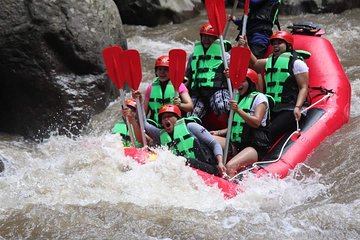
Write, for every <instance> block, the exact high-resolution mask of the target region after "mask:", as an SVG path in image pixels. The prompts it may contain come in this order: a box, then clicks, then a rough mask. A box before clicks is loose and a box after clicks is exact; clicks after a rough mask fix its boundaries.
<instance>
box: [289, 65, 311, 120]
mask: <svg viewBox="0 0 360 240" xmlns="http://www.w3.org/2000/svg"><path fill="white" fill-rule="evenodd" d="M293 72H294V75H295V80H296V83H297V85H298V88H299V93H298V96H297V99H296V104H295V108H294V116H295V119H297V120H300V118H301V107H302V106H303V104H304V102H305V101H306V98H307V95H308V85H309V68H308V66H307V65H306V63H305V62H303V61H302V60H299V59H298V60H296V61H295V62H294V68H293Z"/></svg>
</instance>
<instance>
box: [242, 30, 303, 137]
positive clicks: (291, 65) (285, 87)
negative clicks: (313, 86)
mask: <svg viewBox="0 0 360 240" xmlns="http://www.w3.org/2000/svg"><path fill="white" fill-rule="evenodd" d="M238 44H239V46H243V47H248V44H247V40H246V37H240V39H239V42H238ZM270 44H271V46H272V54H271V55H270V56H269V57H268V58H265V59H257V58H256V57H255V56H254V55H253V54H251V58H250V63H249V66H250V68H252V69H254V70H255V71H256V72H258V73H260V72H262V71H264V80H265V87H266V90H265V92H266V94H268V95H270V96H272V97H273V98H274V101H275V106H274V108H273V109H272V113H271V118H272V119H271V128H270V136H271V140H272V142H275V141H277V140H278V139H279V138H280V137H281V136H283V134H284V133H286V132H288V131H290V130H292V131H296V130H297V129H296V128H297V123H298V122H299V121H300V120H301V119H304V118H305V117H306V115H305V114H304V113H302V112H301V110H302V108H303V106H305V105H307V101H306V99H307V95H308V84H309V68H308V66H307V65H306V63H305V61H304V58H305V59H306V58H308V57H309V56H310V53H307V52H305V51H300V50H297V51H295V50H294V49H293V45H294V39H293V36H292V35H291V33H289V32H287V31H277V32H275V33H274V34H273V35H272V36H271V38H270ZM302 115H303V116H302Z"/></svg>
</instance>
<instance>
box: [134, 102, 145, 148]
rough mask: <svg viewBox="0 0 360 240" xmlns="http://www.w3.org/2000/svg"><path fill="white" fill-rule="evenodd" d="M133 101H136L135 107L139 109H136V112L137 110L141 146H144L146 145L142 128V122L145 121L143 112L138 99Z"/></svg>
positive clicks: (143, 128)
mask: <svg viewBox="0 0 360 240" xmlns="http://www.w3.org/2000/svg"><path fill="white" fill-rule="evenodd" d="M135 101H136V106H139V107H137V108H136V110H137V113H138V117H139V124H140V130H141V138H142V141H143V145H144V146H146V145H147V143H146V137H145V127H144V121H145V116H144V111H143V109H144V108H143V106H142V104H141V103H140V100H139V98H136V99H135Z"/></svg>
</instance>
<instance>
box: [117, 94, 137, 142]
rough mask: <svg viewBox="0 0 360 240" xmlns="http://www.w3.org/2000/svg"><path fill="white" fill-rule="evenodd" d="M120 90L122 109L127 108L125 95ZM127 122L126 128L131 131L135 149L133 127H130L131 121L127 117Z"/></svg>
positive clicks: (130, 134) (131, 139)
mask: <svg viewBox="0 0 360 240" xmlns="http://www.w3.org/2000/svg"><path fill="white" fill-rule="evenodd" d="M119 90H120V101H121V102H122V109H124V108H126V104H125V93H124V90H123V89H119ZM125 122H126V126H127V129H128V131H129V136H130V141H131V146H132V147H135V140H134V135H133V131H132V127H131V125H130V122H129V119H128V118H127V117H125Z"/></svg>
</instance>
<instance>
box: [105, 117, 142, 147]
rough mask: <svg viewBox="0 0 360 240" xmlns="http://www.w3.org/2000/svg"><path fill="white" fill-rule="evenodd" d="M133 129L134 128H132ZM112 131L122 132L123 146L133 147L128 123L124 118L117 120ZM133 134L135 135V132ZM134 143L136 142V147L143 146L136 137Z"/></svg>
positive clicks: (115, 132)
mask: <svg viewBox="0 0 360 240" xmlns="http://www.w3.org/2000/svg"><path fill="white" fill-rule="evenodd" d="M132 131H133V129H132ZM112 133H114V134H120V136H121V137H122V139H123V146H124V147H131V139H130V135H129V131H128V128H127V125H126V122H125V121H124V119H121V120H118V121H116V122H115V125H114V127H113V129H112ZM133 136H135V133H134V132H133ZM134 143H135V147H137V148H141V147H142V144H141V143H139V142H138V141H137V140H136V139H135V137H134Z"/></svg>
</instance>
